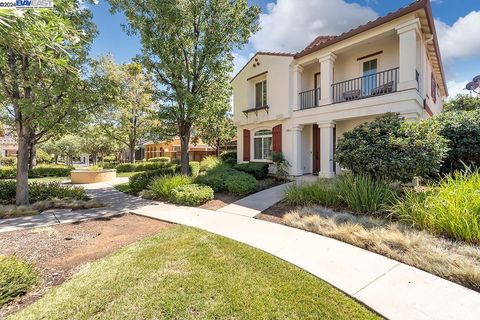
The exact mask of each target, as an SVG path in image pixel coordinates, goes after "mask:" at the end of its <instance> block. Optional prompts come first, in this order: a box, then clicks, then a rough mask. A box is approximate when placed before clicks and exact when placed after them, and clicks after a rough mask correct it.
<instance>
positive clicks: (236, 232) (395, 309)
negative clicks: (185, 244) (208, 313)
mask: <svg viewBox="0 0 480 320" xmlns="http://www.w3.org/2000/svg"><path fill="white" fill-rule="evenodd" d="M266 191H268V190H265V191H262V192H266ZM262 192H261V193H262ZM257 196H258V198H259V199H266V198H265V197H262V195H261V194H260V195H257ZM250 209H251V208H250ZM235 210H239V208H238V207H237V208H236V209H235ZM246 211H247V212H249V210H248V208H246ZM132 212H133V213H135V214H139V215H142V216H147V217H150V218H154V219H159V220H163V221H168V222H172V223H178V224H183V225H187V226H191V227H195V228H199V229H203V230H206V231H209V232H212V233H215V234H218V235H222V236H225V237H227V238H230V239H233V240H236V241H239V242H243V243H245V244H248V245H250V246H252V247H255V248H258V249H260V250H263V251H266V252H268V253H270V254H272V255H274V256H276V257H278V258H281V259H283V260H286V261H288V262H290V263H292V264H294V265H296V266H298V267H300V268H302V269H304V270H306V271H308V272H310V273H311V274H313V275H315V276H317V277H319V278H320V279H322V280H325V281H326V282H328V283H330V284H332V285H333V286H335V287H337V288H338V289H340V290H342V291H344V292H345V293H347V294H348V295H350V296H352V297H354V298H356V299H357V300H359V301H361V302H363V303H364V304H366V305H367V306H369V307H370V308H372V309H373V310H375V311H377V312H378V313H379V314H381V315H382V316H384V317H386V318H388V319H409V320H411V319H445V320H447V319H448V320H452V319H462V320H468V319H472V320H473V319H478V317H479V314H480V294H479V293H477V292H475V291H472V290H470V289H467V288H465V287H463V286H460V285H457V284H455V283H453V282H450V281H447V280H445V279H442V278H440V277H437V276H434V275H432V274H430V273H427V272H424V271H421V270H419V269H417V268H414V267H410V266H407V265H405V264H403V263H400V262H398V261H395V260H392V259H389V258H386V257H384V256H381V255H378V254H375V253H372V252H369V251H366V250H364V249H361V248H358V247H355V246H352V245H349V244H346V243H344V242H341V241H337V240H334V239H331V238H327V237H323V236H320V235H318V234H314V233H310V232H306V231H303V230H299V229H295V228H291V227H287V226H284V225H280V224H275V223H271V222H267V221H263V220H258V219H252V218H250V217H248V216H246V215H242V214H232V213H226V212H221V211H211V210H206V209H200V208H191V207H182V206H174V205H170V204H165V203H160V204H157V205H153V206H145V207H142V208H138V209H135V210H132ZM254 298H255V297H252V299H254Z"/></svg>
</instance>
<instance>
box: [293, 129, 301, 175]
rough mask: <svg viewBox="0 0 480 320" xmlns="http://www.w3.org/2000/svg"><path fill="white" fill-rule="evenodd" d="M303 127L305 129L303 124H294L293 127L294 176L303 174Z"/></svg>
mask: <svg viewBox="0 0 480 320" xmlns="http://www.w3.org/2000/svg"><path fill="white" fill-rule="evenodd" d="M302 129H303V126H294V127H293V128H292V136H293V150H292V151H293V155H292V175H294V176H301V175H302V174H303V170H302Z"/></svg>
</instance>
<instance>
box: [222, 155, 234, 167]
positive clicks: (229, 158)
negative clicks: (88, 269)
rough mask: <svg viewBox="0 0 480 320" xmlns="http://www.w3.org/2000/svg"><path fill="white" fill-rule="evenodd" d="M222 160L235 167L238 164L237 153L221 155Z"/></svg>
mask: <svg viewBox="0 0 480 320" xmlns="http://www.w3.org/2000/svg"><path fill="white" fill-rule="evenodd" d="M220 160H222V163H225V164H228V165H229V166H232V167H233V166H234V165H236V164H237V151H225V152H222V153H221V154H220Z"/></svg>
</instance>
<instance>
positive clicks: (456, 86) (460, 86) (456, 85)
mask: <svg viewBox="0 0 480 320" xmlns="http://www.w3.org/2000/svg"><path fill="white" fill-rule="evenodd" d="M467 83H468V81H455V80H452V81H448V82H447V87H448V98H449V99H452V98H455V97H456V96H457V94H468V91H467V90H464V89H465V86H466V85H467Z"/></svg>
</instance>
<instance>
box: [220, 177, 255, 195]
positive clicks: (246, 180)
mask: <svg viewBox="0 0 480 320" xmlns="http://www.w3.org/2000/svg"><path fill="white" fill-rule="evenodd" d="M225 187H226V189H227V191H228V192H230V193H233V194H238V195H241V196H244V195H247V194H250V193H253V192H255V190H256V189H257V180H256V179H255V178H254V177H253V176H252V175H250V174H248V173H245V172H237V173H234V174H232V175H229V176H227V178H226V179H225Z"/></svg>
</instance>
